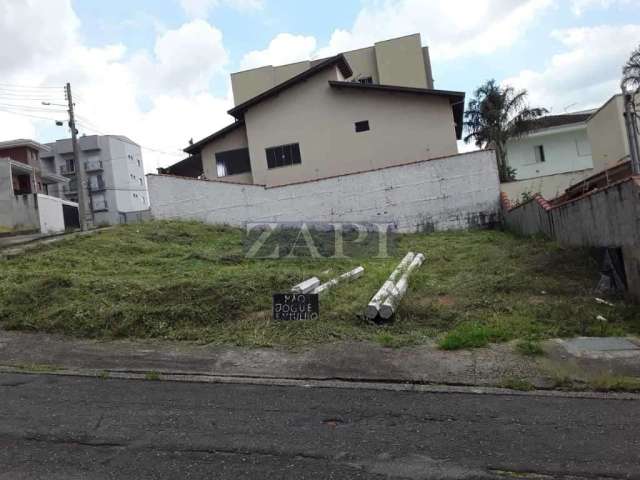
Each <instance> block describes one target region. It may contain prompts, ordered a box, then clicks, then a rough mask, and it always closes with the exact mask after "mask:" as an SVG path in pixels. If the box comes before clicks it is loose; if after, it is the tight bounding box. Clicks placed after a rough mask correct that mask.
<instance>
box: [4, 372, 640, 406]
mask: <svg viewBox="0 0 640 480" xmlns="http://www.w3.org/2000/svg"><path fill="white" fill-rule="evenodd" d="M46 367H47V369H46V370H40V369H29V368H27V367H15V366H11V365H0V373H12V374H27V375H53V376H67V377H91V378H97V379H103V380H145V381H170V382H185V383H210V384H237V385H262V386H277V387H299V388H341V389H356V390H386V391H395V392H419V393H443V394H451V393H459V394H467V395H468V394H474V395H505V396H528V397H553V398H583V399H591V400H640V393H623V392H613V393H612V392H594V391H562V390H531V391H521V390H512V389H509V388H501V387H481V386H474V385H451V384H436V383H420V382H392V381H386V380H385V381H380V380H375V379H372V380H362V379H359V380H349V379H338V378H326V379H322V380H319V379H317V378H315V379H301V378H282V377H265V376H255V377H253V376H234V375H215V374H202V373H185V372H170V371H134V370H94V369H68V368H57V367H55V366H53V365H47V366H46Z"/></svg>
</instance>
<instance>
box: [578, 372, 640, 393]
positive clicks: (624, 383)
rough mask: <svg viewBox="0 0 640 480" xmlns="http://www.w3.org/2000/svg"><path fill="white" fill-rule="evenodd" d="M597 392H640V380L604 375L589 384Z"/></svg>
mask: <svg viewBox="0 0 640 480" xmlns="http://www.w3.org/2000/svg"><path fill="white" fill-rule="evenodd" d="M589 384H590V386H591V388H593V389H594V390H595V391H597V392H640V378H635V377H625V376H620V375H603V376H600V377H598V378H595V379H594V380H592V381H591V382H589Z"/></svg>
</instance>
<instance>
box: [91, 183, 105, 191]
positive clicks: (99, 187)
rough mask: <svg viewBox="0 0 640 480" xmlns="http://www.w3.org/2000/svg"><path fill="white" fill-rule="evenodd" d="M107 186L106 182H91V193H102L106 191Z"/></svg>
mask: <svg viewBox="0 0 640 480" xmlns="http://www.w3.org/2000/svg"><path fill="white" fill-rule="evenodd" d="M106 188H107V186H106V184H105V183H104V180H97V181H92V182H89V191H90V192H102V191H103V190H106Z"/></svg>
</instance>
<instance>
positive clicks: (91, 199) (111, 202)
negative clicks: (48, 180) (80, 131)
mask: <svg viewBox="0 0 640 480" xmlns="http://www.w3.org/2000/svg"><path fill="white" fill-rule="evenodd" d="M78 145H79V158H80V164H81V165H82V166H83V168H84V169H85V172H86V179H87V183H88V189H87V191H88V195H87V197H88V198H87V206H86V210H85V211H87V212H90V215H91V220H92V222H93V223H94V224H95V225H102V224H111V225H112V224H117V223H120V222H121V221H123V217H126V215H127V214H130V213H133V212H142V211H147V210H148V209H149V197H148V194H147V185H146V180H145V177H144V164H143V162H142V151H141V150H140V146H139V145H137V144H136V143H135V142H133V141H132V140H130V139H129V138H127V137H125V136H122V135H90V136H82V137H80V138H78ZM47 150H48V151H47V152H46V153H44V154H42V161H43V163H44V164H47V165H49V166H50V168H52V169H55V171H57V172H58V173H59V174H60V175H63V176H64V177H66V178H68V179H69V183H68V184H67V185H64V186H62V188H60V189H59V190H58V191H57V192H56V194H57V195H58V196H60V197H62V198H65V199H67V200H71V201H74V202H77V201H78V182H77V168H78V166H77V165H76V164H75V162H74V158H73V145H72V143H71V139H70V138H67V139H63V140H57V141H56V142H53V143H49V144H47Z"/></svg>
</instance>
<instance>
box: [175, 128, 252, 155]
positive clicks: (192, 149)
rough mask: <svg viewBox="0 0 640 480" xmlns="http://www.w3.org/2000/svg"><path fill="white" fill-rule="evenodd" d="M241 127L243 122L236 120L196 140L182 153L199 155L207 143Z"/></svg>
mask: <svg viewBox="0 0 640 480" xmlns="http://www.w3.org/2000/svg"><path fill="white" fill-rule="evenodd" d="M243 125H244V120H238V121H236V122H234V123H232V124H231V125H227V126H226V127H224V128H221V129H220V130H218V131H217V132H213V133H212V134H211V135H209V136H208V137H204V138H203V139H202V140H198V141H197V142H196V143H193V144H191V145H189V146H188V147H187V148H185V149H184V151H185V152H187V153H190V154H192V155H193V154H195V153H200V151H201V150H202V147H203V146H204V145H206V144H207V143H209V142H212V141H213V140H215V139H216V138H219V137H222V136H224V135H226V134H227V133H229V132H233V131H234V130H235V129H236V128H240V127H242V126H243ZM185 160H186V159H185ZM183 161H184V160H183ZM178 163H180V162H178ZM176 165H177V164H176Z"/></svg>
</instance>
